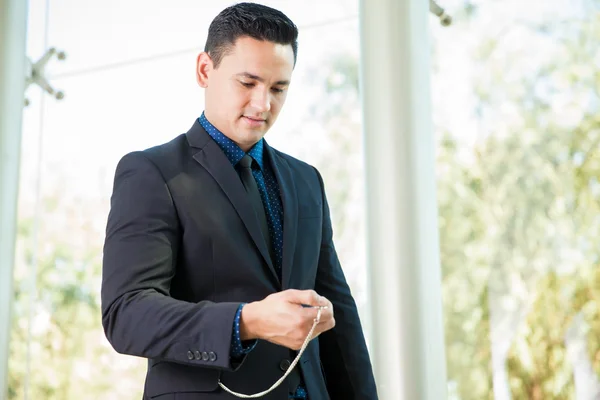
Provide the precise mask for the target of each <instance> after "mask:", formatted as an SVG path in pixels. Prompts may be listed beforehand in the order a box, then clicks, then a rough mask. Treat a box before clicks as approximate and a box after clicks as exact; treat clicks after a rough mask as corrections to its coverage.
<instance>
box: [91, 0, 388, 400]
mask: <svg viewBox="0 0 600 400" xmlns="http://www.w3.org/2000/svg"><path fill="white" fill-rule="evenodd" d="M297 37H298V31H297V28H296V26H295V25H294V24H293V22H292V21H290V20H289V19H288V18H287V17H286V16H285V15H284V14H283V13H281V12H279V11H277V10H274V9H272V8H269V7H266V6H262V5H258V4H252V3H241V4H237V5H234V6H231V7H229V8H227V9H225V10H223V11H222V12H221V13H220V14H219V15H218V16H217V17H216V18H215V19H214V20H213V22H212V23H211V25H210V28H209V32H208V39H207V42H206V47H205V51H204V52H202V53H200V55H199V56H198V58H197V68H196V73H197V81H198V84H199V85H200V86H201V87H202V88H204V89H205V110H204V112H203V113H202V114H201V116H200V118H198V119H197V120H196V121H195V122H194V124H193V125H192V127H191V128H190V130H189V131H188V132H187V133H186V134H183V135H180V136H178V137H176V138H175V139H173V140H172V141H170V142H169V143H166V144H163V145H160V146H157V147H154V148H151V149H147V150H145V151H141V152H133V153H130V154H128V155H126V156H125V157H123V158H122V159H121V161H120V162H119V164H118V166H117V170H116V173H115V182H114V189H113V195H112V198H111V211H110V215H109V217H108V224H107V232H106V241H105V246H104V261H103V281H102V322H103V325H104V329H105V332H106V336H107V338H108V340H109V341H110V343H111V344H112V346H113V347H114V348H115V349H116V350H117V351H118V352H120V353H123V354H130V355H134V356H140V357H145V358H148V360H149V362H148V372H147V376H146V384H145V388H144V399H161V400H168V399H177V400H188V399H189V400H191V399H199V400H202V399H206V400H211V399H232V398H235V397H233V396H232V395H231V394H229V393H228V392H227V391H226V390H224V389H223V388H222V387H221V386H220V384H223V385H225V386H226V387H227V388H229V389H230V390H232V391H235V392H238V393H242V394H254V393H257V392H262V391H264V390H266V389H268V388H270V387H271V386H272V385H273V384H274V383H275V382H276V381H277V380H278V379H280V378H281V376H282V375H283V374H284V373H285V371H287V370H288V368H289V367H290V363H291V362H292V361H293V359H294V358H295V357H296V355H297V350H299V349H300V348H301V347H302V344H303V342H304V340H305V338H306V337H307V335H308V334H309V331H310V329H311V328H312V326H313V321H314V320H315V318H316V317H317V313H318V312H319V307H325V308H323V309H321V312H322V314H321V316H320V319H319V323H318V324H317V325H316V328H315V331H314V334H313V337H316V339H313V340H312V341H311V342H310V343H309V345H308V347H307V348H306V351H305V352H304V354H303V355H302V357H301V359H300V362H299V363H298V365H297V366H296V368H294V369H293V370H292V371H291V373H290V375H289V376H288V377H287V378H286V379H285V381H284V382H283V383H282V384H281V385H280V386H278V387H277V388H275V389H274V390H273V391H271V392H270V393H268V394H266V395H265V396H264V397H262V398H264V399H268V400H282V399H286V398H290V399H310V400H325V399H333V400H338V399H339V400H342V399H343V400H349V399H360V400H371V399H377V392H376V388H375V382H374V378H373V373H372V369H371V364H370V361H369V356H368V352H367V348H366V345H365V340H364V336H363V333H362V328H361V324H360V321H359V316H358V312H357V309H356V305H355V302H354V300H353V298H352V295H351V293H350V289H349V287H348V284H347V283H346V280H345V278H344V274H343V272H342V269H341V267H340V264H339V261H338V258H337V255H336V252H335V249H334V245H333V241H332V229H331V220H330V216H329V208H328V205H327V200H326V197H325V190H324V188H323V181H322V179H321V176H320V175H319V173H318V171H317V170H316V169H315V168H313V167H311V166H309V165H307V164H305V163H303V162H301V161H298V160H296V159H294V158H292V157H290V156H288V155H285V154H283V153H281V152H279V151H277V150H275V149H273V148H271V147H270V146H269V145H268V144H267V143H266V142H265V140H264V139H263V136H264V135H265V134H266V132H267V131H268V129H269V128H270V127H271V126H272V125H273V123H274V122H275V120H276V119H277V116H278V114H279V112H280V110H281V108H282V107H283V104H284V102H285V98H286V93H287V89H288V87H289V85H290V81H291V77H292V71H293V68H294V65H295V62H296V56H297V47H298V45H297ZM334 312H335V319H334Z"/></svg>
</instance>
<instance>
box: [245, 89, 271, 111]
mask: <svg viewBox="0 0 600 400" xmlns="http://www.w3.org/2000/svg"><path fill="white" fill-rule="evenodd" d="M250 105H251V106H252V108H253V109H254V110H255V111H257V112H259V113H263V112H267V111H269V110H271V93H270V92H269V90H263V89H262V88H260V89H259V88H257V89H256V90H254V93H252V99H251V100H250Z"/></svg>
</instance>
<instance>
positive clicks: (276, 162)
mask: <svg viewBox="0 0 600 400" xmlns="http://www.w3.org/2000/svg"><path fill="white" fill-rule="evenodd" d="M265 151H266V152H267V154H268V155H269V156H270V159H271V165H272V166H273V171H274V172H275V178H276V179H277V183H278V184H279V193H280V195H281V200H282V203H283V259H282V266H281V268H282V271H281V276H282V287H283V289H284V290H285V289H287V288H289V285H290V279H291V275H292V263H293V262H294V251H295V250H296V237H297V233H298V197H297V195H296V184H295V183H294V179H293V177H292V171H291V169H290V167H289V164H288V162H287V161H286V160H285V159H284V158H283V157H281V156H280V155H279V154H277V152H276V151H274V150H273V149H271V148H270V147H269V146H268V145H267V144H266V143H265Z"/></svg>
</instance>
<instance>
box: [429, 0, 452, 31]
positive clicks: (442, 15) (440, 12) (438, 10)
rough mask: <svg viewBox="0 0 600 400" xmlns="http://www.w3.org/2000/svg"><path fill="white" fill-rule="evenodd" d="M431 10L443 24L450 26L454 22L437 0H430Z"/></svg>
mask: <svg viewBox="0 0 600 400" xmlns="http://www.w3.org/2000/svg"><path fill="white" fill-rule="evenodd" d="M429 11H431V12H432V13H433V14H435V15H436V16H437V17H438V18H439V19H440V24H442V26H448V25H450V24H451V23H452V17H451V16H449V15H448V14H446V10H444V9H443V8H442V7H440V6H439V4H438V3H436V2H435V0H429Z"/></svg>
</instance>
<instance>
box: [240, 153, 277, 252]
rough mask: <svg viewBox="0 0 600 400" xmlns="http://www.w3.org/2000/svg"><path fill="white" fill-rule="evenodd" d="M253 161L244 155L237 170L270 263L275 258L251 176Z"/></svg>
mask: <svg viewBox="0 0 600 400" xmlns="http://www.w3.org/2000/svg"><path fill="white" fill-rule="evenodd" d="M253 162H254V159H253V158H252V157H251V156H249V155H248V154H246V155H245V156H244V157H242V159H241V160H240V161H239V163H238V165H239V170H240V177H241V178H242V183H243V184H244V187H245V188H246V192H247V193H248V197H249V200H250V203H251V204H252V208H254V211H255V212H256V216H257V217H258V223H259V225H260V230H261V232H262V234H263V237H264V239H265V242H266V244H267V248H268V249H269V255H270V256H271V261H272V262H275V257H274V253H273V246H272V244H271V239H270V236H269V224H268V222H267V214H266V213H265V207H264V205H263V202H262V198H261V197H260V192H259V191H258V185H257V184H256V179H254V175H253V174H252V163H253Z"/></svg>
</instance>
